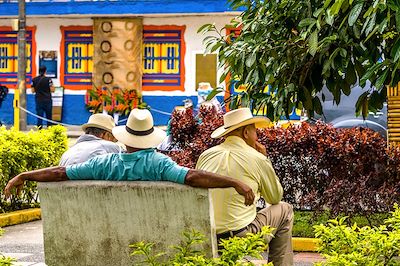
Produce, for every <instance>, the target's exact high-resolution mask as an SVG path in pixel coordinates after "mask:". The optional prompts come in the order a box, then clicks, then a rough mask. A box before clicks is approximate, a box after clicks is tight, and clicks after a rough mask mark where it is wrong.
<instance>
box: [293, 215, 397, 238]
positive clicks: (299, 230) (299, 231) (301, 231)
mask: <svg viewBox="0 0 400 266" xmlns="http://www.w3.org/2000/svg"><path fill="white" fill-rule="evenodd" d="M389 216H390V214H389V213H372V214H369V215H367V216H363V215H357V214H356V215H353V216H350V217H348V218H347V219H346V223H347V224H348V225H351V224H354V223H357V224H358V226H360V227H362V226H379V225H380V224H381V223H382V221H383V220H384V219H386V218H388V217H389ZM332 217H333V216H332V213H330V212H329V211H324V212H321V213H319V212H314V211H295V212H294V223H293V231H292V233H293V236H296V237H314V225H319V224H326V223H328V221H329V220H330V219H331V218H332ZM341 217H344V215H343V214H342V215H339V216H338V218H341Z"/></svg>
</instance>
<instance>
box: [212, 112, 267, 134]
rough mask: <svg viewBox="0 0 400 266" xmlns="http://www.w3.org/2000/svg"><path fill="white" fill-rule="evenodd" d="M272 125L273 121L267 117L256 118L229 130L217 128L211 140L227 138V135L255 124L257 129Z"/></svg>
mask: <svg viewBox="0 0 400 266" xmlns="http://www.w3.org/2000/svg"><path fill="white" fill-rule="evenodd" d="M270 123H271V120H269V119H268V118H267V117H261V116H256V117H253V118H250V119H247V120H244V121H242V122H240V123H239V124H236V125H234V126H231V127H229V128H225V127H224V126H222V127H219V128H217V129H216V130H214V132H213V133H212V134H211V138H213V139H217V138H220V137H223V136H225V135H226V134H228V133H230V132H232V131H234V130H235V129H238V128H239V127H243V126H247V125H251V124H255V125H256V128H266V127H268V126H269V124H270Z"/></svg>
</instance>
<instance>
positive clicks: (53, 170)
mask: <svg viewBox="0 0 400 266" xmlns="http://www.w3.org/2000/svg"><path fill="white" fill-rule="evenodd" d="M65 180H68V177H67V173H66V171H65V167H64V166H55V167H49V168H44V169H39V170H34V171H29V172H24V173H21V174H19V175H17V176H15V177H14V178H13V179H11V180H10V181H8V183H7V186H6V188H5V189H4V195H5V196H6V198H9V197H10V196H11V190H12V188H14V187H15V188H16V190H17V194H19V193H20V191H21V189H22V187H23V186H24V183H25V181H38V182H56V181H65Z"/></svg>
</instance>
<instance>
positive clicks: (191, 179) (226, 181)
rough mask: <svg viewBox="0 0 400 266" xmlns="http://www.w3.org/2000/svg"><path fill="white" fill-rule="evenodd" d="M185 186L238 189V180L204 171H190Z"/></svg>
mask: <svg viewBox="0 0 400 266" xmlns="http://www.w3.org/2000/svg"><path fill="white" fill-rule="evenodd" d="M185 184H186V185H189V186H192V187H201V188H228V187H237V185H238V180H236V179H234V178H230V177H225V176H221V175H218V174H214V173H211V172H206V171H202V170H189V172H188V173H187V175H186V178H185Z"/></svg>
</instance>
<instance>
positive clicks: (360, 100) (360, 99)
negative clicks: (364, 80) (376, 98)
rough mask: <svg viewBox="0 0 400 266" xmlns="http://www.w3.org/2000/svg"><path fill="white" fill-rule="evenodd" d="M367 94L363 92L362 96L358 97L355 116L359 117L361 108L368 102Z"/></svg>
mask: <svg viewBox="0 0 400 266" xmlns="http://www.w3.org/2000/svg"><path fill="white" fill-rule="evenodd" d="M368 94H369V93H368V92H367V91H366V92H364V93H363V94H361V95H360V97H358V100H357V102H356V115H357V116H359V115H360V114H361V113H362V112H363V110H362V109H363V106H364V102H366V101H367V100H368Z"/></svg>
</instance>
